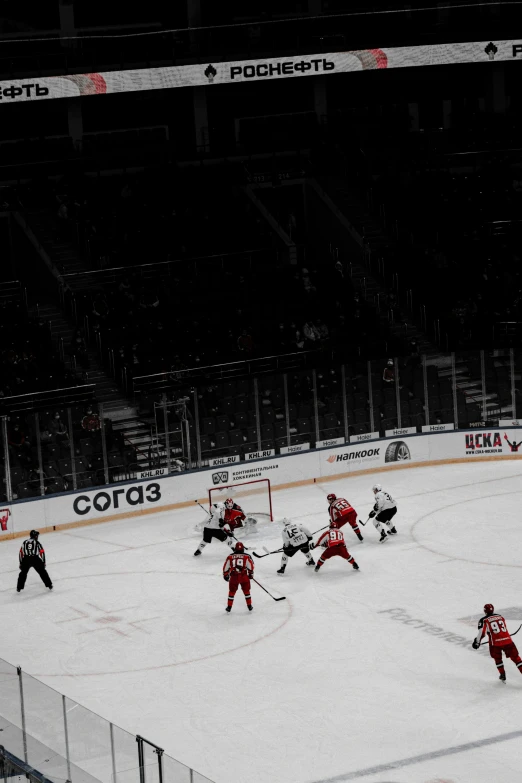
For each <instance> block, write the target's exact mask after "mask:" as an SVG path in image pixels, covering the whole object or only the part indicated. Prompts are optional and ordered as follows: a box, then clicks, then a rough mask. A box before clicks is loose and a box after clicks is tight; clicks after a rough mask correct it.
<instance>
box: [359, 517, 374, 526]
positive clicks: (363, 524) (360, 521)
mask: <svg viewBox="0 0 522 783" xmlns="http://www.w3.org/2000/svg"><path fill="white" fill-rule="evenodd" d="M370 519H372V517H368V519H367V520H366V522H363V521H362V519H359V520H357V521H358V523H359V524H360V525H362V526H363V527H364V526H365V525H367V524H368V522H369V521H370Z"/></svg>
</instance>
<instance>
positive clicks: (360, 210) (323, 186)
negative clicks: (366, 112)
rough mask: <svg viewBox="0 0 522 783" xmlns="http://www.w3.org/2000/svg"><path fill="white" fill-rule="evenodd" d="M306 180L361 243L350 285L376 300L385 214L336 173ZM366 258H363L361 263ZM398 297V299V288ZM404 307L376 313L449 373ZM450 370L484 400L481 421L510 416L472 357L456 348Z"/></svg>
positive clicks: (386, 236) (497, 362)
mask: <svg viewBox="0 0 522 783" xmlns="http://www.w3.org/2000/svg"><path fill="white" fill-rule="evenodd" d="M309 182H310V184H311V186H312V187H313V189H314V190H315V192H316V194H317V196H318V197H319V198H321V200H322V201H323V203H324V204H325V205H326V206H327V207H328V208H329V209H330V211H331V212H333V214H334V215H335V216H336V218H337V221H338V223H339V225H340V226H341V227H342V228H343V230H344V231H346V232H348V233H349V235H350V237H351V238H352V239H353V240H355V242H356V243H357V244H358V245H359V247H360V248H361V251H362V255H361V261H360V262H359V263H357V262H356V263H352V265H351V274H352V279H353V282H354V287H355V288H357V289H358V290H359V291H360V293H361V295H362V296H363V297H364V298H365V299H366V300H368V301H371V302H375V300H376V299H377V301H378V300H379V299H380V297H381V296H383V295H385V294H388V293H389V292H390V291H389V287H388V285H386V277H385V275H384V265H383V266H382V267H381V268H380V269H379V264H378V260H377V261H374V262H373V264H372V258H373V259H378V258H379V254H380V253H382V252H383V251H384V250H387V249H390V248H393V247H394V245H395V239H394V237H393V236H392V235H391V233H390V232H389V230H388V228H387V226H386V221H385V217H384V216H383V215H382V214H380V215H374V214H372V210H371V209H370V207H369V205H368V202H367V199H366V196H365V194H364V193H363V192H361V191H360V190H358V189H355V188H350V187H348V186H347V184H346V182H345V181H344V180H343V179H341V178H338V177H328V178H324V179H323V180H321V181H319V180H317V179H312V180H309ZM365 260H366V263H364V261H365ZM379 272H381V274H379ZM374 275H375V276H374ZM379 277H380V278H381V280H383V279H384V284H383V283H381V282H379ZM392 288H393V276H392ZM392 293H393V290H392ZM397 299H399V296H398V291H397ZM410 302H411V300H410ZM402 304H404V303H402ZM405 304H406V305H407V304H408V302H407V301H406V303H405ZM406 310H407V307H401V308H400V314H401V317H400V318H399V319H398V320H395V315H394V312H393V311H388V312H382V313H381V317H382V318H385V319H387V320H388V321H389V326H388V328H389V329H390V331H391V332H392V333H394V334H395V335H397V336H399V335H400V336H402V337H403V338H404V337H406V338H407V339H408V340H410V341H411V340H415V341H416V343H417V345H418V348H419V353H420V354H421V355H425V356H426V357H427V363H428V364H432V365H435V366H436V367H437V368H438V370H439V377H440V378H445V377H446V378H450V377H451V374H452V369H451V359H450V356H449V354H448V352H446V353H443V352H442V351H441V349H440V348H439V347H438V346H437V345H436V344H434V343H433V342H432V341H430V340H429V339H428V336H427V334H426V331H425V330H424V329H423V328H421V326H419V324H418V323H417V321H416V319H415V318H414V317H413V316H411V315H410V316H408V315H407V314H406ZM475 354H476V356H477V357H478V355H479V352H478V351H476V352H475ZM508 364H509V360H508V359H507V358H506V354H505V353H503V352H498V355H496V356H495V357H494V358H493V361H492V364H491V367H492V368H494V369H496V370H497V371H499V372H501V371H502V370H505V368H506V367H507V366H508ZM455 373H456V376H457V388H458V390H459V391H461V392H462V393H463V394H464V395H465V397H466V401H467V402H468V403H469V404H471V405H478V406H479V407H480V409H481V410H482V409H483V406H484V403H485V410H486V416H485V419H486V421H487V420H489V419H492V420H494V419H498V418H509V417H510V416H511V415H512V413H513V407H512V404H511V402H510V401H509V400H507V399H506V398H505V397H502V398H501V397H500V396H499V394H498V393H497V391H489V392H488V390H487V387H488V384H487V383H486V393H485V394H483V393H482V381H481V375H480V371H478V372H477V367H476V362H470V361H468V360H467V359H466V357H465V356H464V355H463V352H458V353H456V355H455ZM515 377H516V376H515Z"/></svg>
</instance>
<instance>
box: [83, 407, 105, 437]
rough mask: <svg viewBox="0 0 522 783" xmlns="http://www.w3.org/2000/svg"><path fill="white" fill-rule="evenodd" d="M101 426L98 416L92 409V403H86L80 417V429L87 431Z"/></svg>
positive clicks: (92, 430)
mask: <svg viewBox="0 0 522 783" xmlns="http://www.w3.org/2000/svg"><path fill="white" fill-rule="evenodd" d="M100 427H101V422H100V417H99V416H98V414H97V413H96V412H95V411H93V409H92V405H88V406H87V407H86V409H85V415H84V416H83V418H82V429H84V430H87V432H94V431H95V430H99V429H100Z"/></svg>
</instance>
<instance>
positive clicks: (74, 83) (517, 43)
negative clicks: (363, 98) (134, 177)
mask: <svg viewBox="0 0 522 783" xmlns="http://www.w3.org/2000/svg"><path fill="white" fill-rule="evenodd" d="M517 58H518V59H522V40H518V39H517V40H512V41H494V42H493V41H478V42H477V41H476V42H470V43H446V44H429V45H425V46H399V47H393V48H386V49H360V50H355V51H350V52H333V53H330V54H309V55H305V56H304V57H303V56H298V57H273V58H266V59H263V60H234V61H232V62H224V63H221V62H218V63H212V62H206V63H203V64H197V65H178V66H175V65H173V66H168V67H164V68H142V69H139V70H137V69H136V70H126V71H104V72H102V73H81V74H67V75H65V76H64V75H62V76H44V77H36V76H35V77H28V78H26V79H11V80H10V81H2V82H0V102H1V103H2V104H3V105H5V104H8V103H20V102H22V101H39V100H48V99H53V98H76V97H78V96H87V95H109V94H114V93H120V92H136V91H141V90H165V89H172V88H176V87H202V86H206V85H214V84H235V83H238V82H252V81H267V80H273V79H289V78H295V77H298V76H318V75H327V74H335V73H351V72H355V71H367V70H387V69H390V68H414V67H419V66H425V65H456V64H458V63H481V62H485V63H487V62H491V61H494V62H500V61H512V60H516V59H517Z"/></svg>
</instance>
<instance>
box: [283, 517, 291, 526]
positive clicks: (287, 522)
mask: <svg viewBox="0 0 522 783" xmlns="http://www.w3.org/2000/svg"><path fill="white" fill-rule="evenodd" d="M291 524H292V520H291V519H287V518H286V517H285V518H284V519H283V526H284V527H286V526H287V525H291Z"/></svg>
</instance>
